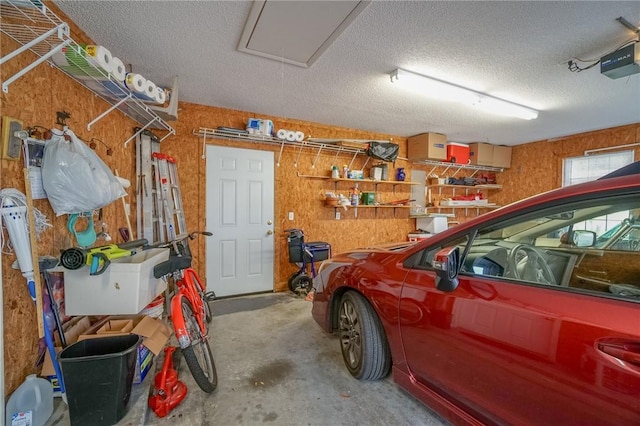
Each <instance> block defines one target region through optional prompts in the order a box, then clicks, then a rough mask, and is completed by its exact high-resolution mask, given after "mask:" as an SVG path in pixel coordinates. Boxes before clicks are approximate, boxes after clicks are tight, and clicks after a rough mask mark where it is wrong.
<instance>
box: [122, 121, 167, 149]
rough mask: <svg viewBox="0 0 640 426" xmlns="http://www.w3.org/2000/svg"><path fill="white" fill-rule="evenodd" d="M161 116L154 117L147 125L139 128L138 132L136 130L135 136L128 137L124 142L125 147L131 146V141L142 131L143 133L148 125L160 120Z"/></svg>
mask: <svg viewBox="0 0 640 426" xmlns="http://www.w3.org/2000/svg"><path fill="white" fill-rule="evenodd" d="M159 118H160V117H154V118H153V120H151V121H150V122H148V123H147V125H146V126H144V127H142V128H141V129H139V130H138V131H137V132H135V133H134V134H133V136H131V137H130V138H129V139H127V140H126V141H125V143H124V146H125V148H126V147H128V146H129V142H131V141H132V140H134V139H135V138H136V137H137V136H138V135H139V134H140V133H142V132H143V131H145V130H146V129H147V127H149V126H151V125H152V124H153V123H154V122H155V121H156V120H158V119H159Z"/></svg>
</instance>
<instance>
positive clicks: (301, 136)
mask: <svg viewBox="0 0 640 426" xmlns="http://www.w3.org/2000/svg"><path fill="white" fill-rule="evenodd" d="M295 136H296V142H302V141H303V140H304V133H302V132H300V131H297V132H296V135H295Z"/></svg>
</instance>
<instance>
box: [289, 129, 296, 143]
mask: <svg viewBox="0 0 640 426" xmlns="http://www.w3.org/2000/svg"><path fill="white" fill-rule="evenodd" d="M287 140H288V141H289V142H295V141H296V132H294V131H293V130H287Z"/></svg>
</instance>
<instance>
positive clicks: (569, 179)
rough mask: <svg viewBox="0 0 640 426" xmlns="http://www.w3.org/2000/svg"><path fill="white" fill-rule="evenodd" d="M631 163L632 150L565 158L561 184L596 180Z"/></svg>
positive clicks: (566, 184)
mask: <svg viewBox="0 0 640 426" xmlns="http://www.w3.org/2000/svg"><path fill="white" fill-rule="evenodd" d="M631 163H633V151H618V152H612V153H610V154H599V155H590V156H588V157H570V158H565V159H564V167H563V176H562V186H569V185H575V184H576V183H583V182H589V181H590V180H596V179H598V178H599V177H602V176H604V175H606V174H607V173H609V172H612V171H614V170H616V169H619V168H620V167H623V166H626V165H627V164H631Z"/></svg>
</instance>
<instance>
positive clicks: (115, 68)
mask: <svg viewBox="0 0 640 426" xmlns="http://www.w3.org/2000/svg"><path fill="white" fill-rule="evenodd" d="M111 75H113V78H114V80H116V81H120V82H122V83H124V78H125V76H126V75H127V69H126V68H125V67H124V63H123V62H122V61H121V60H120V59H119V58H113V59H112V60H111Z"/></svg>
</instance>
